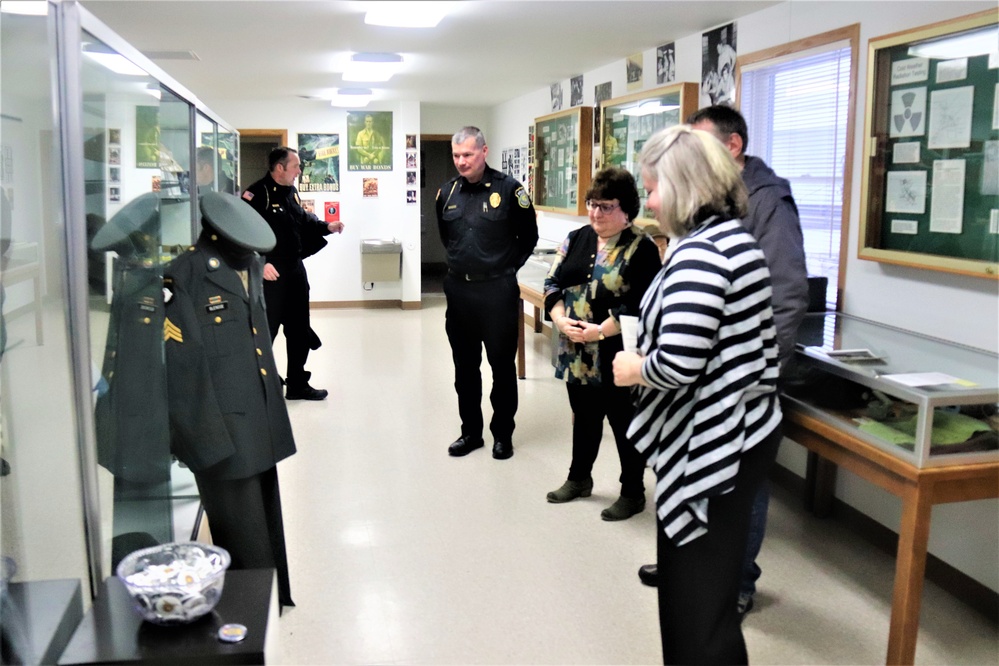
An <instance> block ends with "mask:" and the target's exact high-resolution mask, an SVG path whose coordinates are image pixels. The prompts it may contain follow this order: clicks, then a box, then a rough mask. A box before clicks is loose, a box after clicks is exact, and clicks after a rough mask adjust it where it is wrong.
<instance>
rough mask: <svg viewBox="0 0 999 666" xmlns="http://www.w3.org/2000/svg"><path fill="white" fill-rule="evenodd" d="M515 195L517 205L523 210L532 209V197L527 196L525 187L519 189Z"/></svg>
mask: <svg viewBox="0 0 999 666" xmlns="http://www.w3.org/2000/svg"><path fill="white" fill-rule="evenodd" d="M514 195H515V196H516V197H517V203H518V204H520V207H521V208H530V207H531V197H529V196H527V190H525V189H524V187H523V186H521V187H518V188H517V191H516V192H514Z"/></svg>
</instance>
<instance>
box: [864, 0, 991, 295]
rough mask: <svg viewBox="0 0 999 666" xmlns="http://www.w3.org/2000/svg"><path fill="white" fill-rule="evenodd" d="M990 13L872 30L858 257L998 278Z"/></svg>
mask: <svg viewBox="0 0 999 666" xmlns="http://www.w3.org/2000/svg"><path fill="white" fill-rule="evenodd" d="M997 21H999V17H997V14H996V12H994V11H985V12H981V13H978V14H972V15H969V16H965V17H961V18H957V19H953V20H949V21H944V22H941V23H934V24H932V25H927V26H924V27H921V28H916V29H913V30H907V31H904V32H898V33H894V34H891V35H885V36H883V37H875V38H873V39H871V40H870V42H869V45H868V58H867V62H868V69H867V109H866V114H865V123H864V137H865V141H864V161H863V168H864V171H863V178H862V180H861V183H862V190H861V196H860V205H861V209H860V247H859V249H858V256H859V257H860V258H861V259H867V260H871V261H879V262H883V263H888V264H897V265H902V266H912V267H917V268H924V269H929V270H936V271H943V272H948V273H957V274H962V275H969V276H975V277H983V278H990V279H999V56H997V54H996V53H995V40H996V28H997ZM976 39H980V40H983V41H984V42H985V43H986V44H989V43H991V47H990V48H988V47H987V48H984V49H982V48H976V47H974V46H968V45H969V44H971V45H973V44H975V43H976ZM989 40H991V41H989ZM990 51H991V54H990Z"/></svg>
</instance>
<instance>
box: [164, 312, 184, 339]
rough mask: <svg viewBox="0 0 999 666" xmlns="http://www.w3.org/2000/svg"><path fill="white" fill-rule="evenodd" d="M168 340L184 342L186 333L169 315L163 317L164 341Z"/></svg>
mask: <svg viewBox="0 0 999 666" xmlns="http://www.w3.org/2000/svg"><path fill="white" fill-rule="evenodd" d="M167 340H173V341H174V342H179V343H181V344H183V343H184V334H183V333H181V332H180V328H178V327H177V325H176V324H174V323H173V322H172V321H170V318H169V317H166V318H164V319H163V342H166V341H167Z"/></svg>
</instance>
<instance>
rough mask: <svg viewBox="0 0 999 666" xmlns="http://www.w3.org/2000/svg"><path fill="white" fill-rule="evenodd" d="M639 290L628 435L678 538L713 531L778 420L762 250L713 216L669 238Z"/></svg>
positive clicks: (738, 228) (665, 521)
mask: <svg viewBox="0 0 999 666" xmlns="http://www.w3.org/2000/svg"><path fill="white" fill-rule="evenodd" d="M671 248H672V252H671V254H670V256H669V257H668V258H667V260H666V263H665V265H664V266H663V268H662V270H661V271H660V272H659V275H658V276H657V277H656V279H655V280H654V281H653V283H652V285H651V286H650V287H649V289H648V291H647V292H646V293H645V297H644V298H643V299H642V306H641V323H640V326H639V337H638V346H639V351H640V353H641V354H642V355H643V356H644V357H645V358H644V360H643V362H642V369H641V371H642V378H643V379H644V380H645V381H646V382H647V383H648V384H650V387H639V390H638V407H637V410H636V413H635V417H634V419H633V420H632V423H631V426H630V428H629V429H628V436H629V438H630V439H631V441H632V442H633V443H634V445H635V446H636V448H637V449H638V450H639V451H640V452H641V453H643V454H644V455H645V457H646V459H647V460H648V463H649V465H650V466H651V467H652V468H653V469H654V470H655V473H656V489H655V500H656V512H657V515H658V517H659V519H660V521H661V523H662V525H663V529H664V530H665V532H666V534H667V536H669V538H670V539H672V540H673V542H674V543H675V544H677V545H682V544H684V543H687V542H689V541H692V540H694V539H696V538H697V537H699V536H701V535H703V534H705V533H706V532H707V529H708V500H709V498H711V497H713V496H717V495H721V494H724V493H726V492H729V491H730V490H732V488H733V487H734V486H735V479H736V475H737V474H738V471H739V461H740V458H741V456H742V454H743V452H744V451H748V450H749V449H751V448H752V447H753V446H755V445H756V444H758V443H759V442H760V441H762V440H763V439H764V438H765V437H766V436H767V435H769V434H770V433H771V432H773V430H774V428H776V427H777V426H778V425H779V424H780V420H781V412H780V405H779V403H778V401H777V393H776V383H777V374H778V369H779V366H778V353H777V337H776V330H775V328H774V320H773V311H772V309H771V305H770V297H771V292H770V273H769V271H768V270H767V265H766V262H765V261H764V258H763V252H762V251H761V250H760V248H759V246H758V245H757V243H756V241H755V240H754V238H753V237H752V236H751V235H750V234H749V233H748V232H747V231H746V230H745V229H744V228H743V226H742V225H741V224H740V222H739V221H738V220H724V219H720V218H718V217H712V218H710V219H708V220H706V221H705V222H704V223H703V224H701V225H699V226H698V227H697V228H696V229H695V230H694V231H692V232H691V233H690V234H688V235H687V236H684V237H683V238H681V239H678V240H674V241H673V242H672V243H671Z"/></svg>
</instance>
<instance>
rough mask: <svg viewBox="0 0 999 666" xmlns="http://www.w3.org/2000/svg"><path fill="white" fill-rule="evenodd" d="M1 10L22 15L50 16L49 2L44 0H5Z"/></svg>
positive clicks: (0, 6)
mask: <svg viewBox="0 0 999 666" xmlns="http://www.w3.org/2000/svg"><path fill="white" fill-rule="evenodd" d="M0 12H3V13H4V14H21V15H22V16H48V13H49V3H47V2H44V0H4V1H3V3H0Z"/></svg>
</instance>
